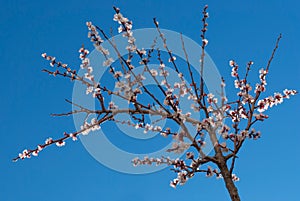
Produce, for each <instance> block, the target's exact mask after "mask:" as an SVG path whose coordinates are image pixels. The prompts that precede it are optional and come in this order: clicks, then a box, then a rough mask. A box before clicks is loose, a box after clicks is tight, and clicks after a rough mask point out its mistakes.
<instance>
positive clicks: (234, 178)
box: [231, 174, 240, 182]
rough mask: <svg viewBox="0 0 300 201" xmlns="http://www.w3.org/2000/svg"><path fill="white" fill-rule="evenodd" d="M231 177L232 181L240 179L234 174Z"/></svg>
mask: <svg viewBox="0 0 300 201" xmlns="http://www.w3.org/2000/svg"><path fill="white" fill-rule="evenodd" d="M231 178H232V181H235V182H236V181H239V180H240V178H238V177H237V176H236V175H235V174H232V175H231Z"/></svg>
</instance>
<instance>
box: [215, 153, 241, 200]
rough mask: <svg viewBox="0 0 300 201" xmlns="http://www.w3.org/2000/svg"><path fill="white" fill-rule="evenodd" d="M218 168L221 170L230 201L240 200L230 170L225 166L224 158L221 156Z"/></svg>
mask: <svg viewBox="0 0 300 201" xmlns="http://www.w3.org/2000/svg"><path fill="white" fill-rule="evenodd" d="M218 167H219V169H220V170H221V174H222V176H223V179H224V182H225V185H226V188H227V191H228V193H229V195H230V198H231V200H232V201H240V200H241V199H240V196H239V194H238V189H237V188H236V186H235V185H234V182H233V181H232V176H231V174H230V171H229V169H228V167H227V164H226V160H225V158H224V157H223V156H220V157H219V164H218Z"/></svg>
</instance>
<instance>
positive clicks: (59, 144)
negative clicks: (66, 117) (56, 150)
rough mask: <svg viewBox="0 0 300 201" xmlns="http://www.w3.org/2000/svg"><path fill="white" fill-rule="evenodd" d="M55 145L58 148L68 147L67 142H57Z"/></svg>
mask: <svg viewBox="0 0 300 201" xmlns="http://www.w3.org/2000/svg"><path fill="white" fill-rule="evenodd" d="M55 144H56V146H58V147H62V146H65V145H66V142H65V141H58V142H56V143H55Z"/></svg>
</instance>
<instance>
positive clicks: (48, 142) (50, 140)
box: [45, 137, 53, 145]
mask: <svg viewBox="0 0 300 201" xmlns="http://www.w3.org/2000/svg"><path fill="white" fill-rule="evenodd" d="M52 142H53V139H52V138H51V137H50V138H47V139H46V141H45V144H46V145H48V144H51V143H52Z"/></svg>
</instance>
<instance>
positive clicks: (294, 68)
mask: <svg viewBox="0 0 300 201" xmlns="http://www.w3.org/2000/svg"><path fill="white" fill-rule="evenodd" d="M0 2H1V6H0V30H1V31H0V39H1V42H0V47H1V60H0V66H1V69H2V76H1V85H0V89H1V92H2V95H1V99H0V101H1V106H2V108H1V117H0V133H1V142H0V151H1V157H0V164H1V165H0V200H3V201H19V200H25V201H27V200H28V201H29V200H30V201H35V200H43V201H48V200H72V201H77V200H78V201H79V200H80V201H81V200H92V201H94V200H95V201H96V200H97V201H98V200H99V201H106V200H111V201H120V200H140V201H150V200H151V201H152V200H181V199H184V200H206V201H214V200H229V197H228V195H227V192H226V190H225V188H224V184H223V182H222V181H221V180H215V179H214V178H205V176H203V175H198V176H196V177H194V178H193V179H192V180H190V181H188V182H187V184H186V185H185V186H183V187H179V188H178V189H176V190H174V189H173V188H170V187H169V181H170V180H171V179H173V178H174V176H175V175H174V173H172V172H171V171H169V170H168V169H166V170H163V171H160V172H157V173H154V174H148V175H127V174H122V173H118V172H115V171H113V170H110V169H108V168H106V167H104V166H102V165H101V164H99V163H98V162H97V161H96V160H94V159H93V158H92V157H91V156H90V155H89V154H88V153H87V151H86V150H85V149H84V147H83V146H82V144H81V143H80V142H76V143H72V142H69V143H67V146H65V147H63V148H57V147H50V148H48V149H47V150H44V151H43V152H42V153H41V154H40V156H39V157H38V158H32V159H30V160H24V161H19V162H17V163H12V162H11V159H12V158H14V157H15V156H16V155H17V154H18V153H19V152H20V151H22V150H23V149H24V148H30V147H34V146H36V145H37V144H38V143H41V142H43V141H44V140H45V139H46V138H47V137H49V136H53V137H59V136H61V135H62V133H63V131H72V130H74V125H73V120H72V118H71V117H69V118H52V117H50V116H49V114H50V113H59V112H63V111H68V110H70V109H71V108H70V105H68V104H66V103H65V102H64V98H69V99H71V95H72V87H73V83H71V82H69V80H64V79H54V78H52V77H49V76H47V75H46V74H44V73H42V72H41V69H42V68H44V67H47V64H46V63H45V62H44V61H43V59H42V58H41V57H40V54H41V53H43V52H48V53H49V54H51V55H56V56H57V57H59V58H61V59H62V60H63V61H65V62H66V63H68V64H72V65H73V66H79V62H80V61H79V59H78V52H77V50H78V48H79V47H80V46H81V44H82V43H84V44H86V46H87V47H90V48H91V47H92V45H91V44H90V43H89V40H88V39H87V37H86V36H87V30H86V27H85V22H86V21H88V20H91V21H93V22H94V23H95V24H98V25H100V26H102V27H103V28H105V29H106V30H109V28H110V27H115V28H116V26H115V25H116V24H115V22H113V21H112V16H113V14H114V12H113V9H112V6H113V5H116V6H118V7H120V8H121V9H122V11H123V13H124V14H125V15H126V16H128V17H129V18H130V19H131V20H133V21H134V27H135V28H147V27H153V24H152V18H153V17H157V19H158V20H159V22H160V26H161V27H162V28H165V29H170V30H174V31H177V32H182V33H184V34H185V35H186V36H188V37H190V38H192V39H193V40H195V41H197V42H199V41H200V38H199V30H200V27H201V10H202V8H203V6H204V5H205V4H207V3H208V4H209V14H210V18H209V21H208V22H209V32H208V36H207V38H208V39H209V45H208V47H207V52H208V53H209V54H210V56H211V57H212V58H213V60H214V61H215V63H216V65H217V67H218V69H219V71H220V73H221V74H222V75H223V76H224V77H225V79H226V80H227V85H230V83H231V82H230V81H231V78H230V76H229V75H230V70H231V69H230V67H228V61H229V60H230V59H235V60H236V61H237V62H238V63H239V64H240V66H243V65H244V64H246V62H248V61H249V60H253V61H254V62H255V64H256V68H257V70H258V69H260V68H261V67H263V66H265V65H266V62H267V60H268V58H269V56H270V54H271V51H272V49H273V46H274V43H275V40H276V38H277V36H278V34H279V33H282V34H283V39H282V41H281V43H280V48H279V51H278V52H277V54H276V57H275V59H274V62H273V64H272V66H271V72H270V74H269V75H270V76H269V79H268V86H267V87H268V90H267V93H268V94H267V95H272V94H273V92H276V91H282V90H283V89H285V88H295V89H297V90H299V82H300V81H299V76H300V70H299V67H298V65H299V50H298V48H299V45H300V40H299V35H300V24H299V22H300V14H299V8H300V3H299V2H297V1H291V0H290V1H289V0H286V1H283V0H273V1H270V0H267V1H258V0H253V1H238V0H228V1H214V2H208V1H196V2H195V1H177V0H176V1H174V0H173V1H169V0H164V1H158V0H157V1H148V0H146V1H133V0H129V1H109V0H107V1H95V0H93V1H87V2H84V1H77V0H73V1H57V0H52V1H24V0H19V1H15V0H9V1H3V0H0ZM77 68H78V67H77ZM252 75H253V76H257V75H258V74H257V72H256V71H253V74H252ZM231 88H232V87H231ZM227 93H228V94H229V95H230V94H233V93H235V92H230V90H227ZM299 100H300V99H299V96H296V97H293V98H292V99H291V100H288V101H286V102H284V103H283V104H282V105H280V106H278V107H277V108H274V109H272V110H270V111H268V114H269V115H270V118H269V119H268V120H267V121H266V122H265V123H264V124H263V125H257V128H258V129H260V130H261V131H262V138H261V139H260V140H258V141H249V143H247V144H246V146H244V148H243V149H242V150H241V153H240V158H239V159H238V163H237V166H236V173H237V174H238V176H239V177H240V178H241V180H240V181H239V182H238V183H237V186H238V188H239V192H240V195H241V198H242V200H244V201H252V200H256V201H262V200H272V201H281V200H289V201H296V200H298V197H299V179H300V175H299V164H300V161H299V148H298V145H299V142H300V137H299V118H298V113H299V112H298V111H299V106H300V102H299Z"/></svg>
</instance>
